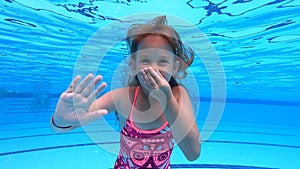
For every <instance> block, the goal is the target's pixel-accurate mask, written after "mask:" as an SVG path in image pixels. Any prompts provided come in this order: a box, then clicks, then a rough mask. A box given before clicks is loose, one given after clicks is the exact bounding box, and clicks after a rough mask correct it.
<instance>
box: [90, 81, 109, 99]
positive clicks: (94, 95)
mask: <svg viewBox="0 0 300 169" xmlns="http://www.w3.org/2000/svg"><path fill="white" fill-rule="evenodd" d="M106 86H107V84H106V83H105V82H103V83H101V84H100V85H99V86H98V87H97V89H96V90H94V92H93V93H91V94H90V95H89V96H88V99H89V101H91V102H92V101H93V100H95V98H97V97H99V96H100V94H101V93H102V91H103V90H104V89H105V88H106Z"/></svg>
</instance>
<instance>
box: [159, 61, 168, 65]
mask: <svg viewBox="0 0 300 169" xmlns="http://www.w3.org/2000/svg"><path fill="white" fill-rule="evenodd" d="M159 63H160V64H161V65H166V64H168V63H169V61H167V60H161V61H159Z"/></svg>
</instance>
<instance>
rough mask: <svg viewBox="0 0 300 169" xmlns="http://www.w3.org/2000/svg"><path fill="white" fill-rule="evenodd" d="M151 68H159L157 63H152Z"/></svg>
mask: <svg viewBox="0 0 300 169" xmlns="http://www.w3.org/2000/svg"><path fill="white" fill-rule="evenodd" d="M149 66H150V67H153V68H155V69H156V68H157V64H156V63H155V62H152V63H151V64H150V65H149Z"/></svg>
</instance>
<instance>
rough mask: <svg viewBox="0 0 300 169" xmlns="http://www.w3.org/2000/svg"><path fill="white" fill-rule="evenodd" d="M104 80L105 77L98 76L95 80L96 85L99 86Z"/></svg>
mask: <svg viewBox="0 0 300 169" xmlns="http://www.w3.org/2000/svg"><path fill="white" fill-rule="evenodd" d="M102 79H103V77H102V76H101V75H98V76H96V77H95V79H94V84H95V85H97V84H98V83H99V82H100V81H101V80H102Z"/></svg>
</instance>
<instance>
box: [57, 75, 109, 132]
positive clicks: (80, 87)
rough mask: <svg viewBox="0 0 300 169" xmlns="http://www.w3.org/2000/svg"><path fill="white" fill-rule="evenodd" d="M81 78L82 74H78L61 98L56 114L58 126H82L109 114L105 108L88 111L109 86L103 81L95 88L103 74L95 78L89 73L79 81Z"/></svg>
mask: <svg viewBox="0 0 300 169" xmlns="http://www.w3.org/2000/svg"><path fill="white" fill-rule="evenodd" d="M80 79H81V76H76V77H75V78H74V79H73V81H72V82H71V84H70V86H69V87H68V89H67V90H66V91H65V92H63V93H62V94H61V96H60V98H59V101H58V103H57V106H56V110H55V114H54V119H55V124H56V125H58V126H69V125H71V126H80V125H83V124H86V123H88V122H90V121H93V120H95V119H97V118H99V117H100V116H102V115H104V114H107V110H105V109H100V110H97V111H94V112H88V110H89V107H90V105H91V104H92V103H93V102H94V101H95V99H96V98H97V97H98V96H99V95H100V93H101V92H102V91H103V89H104V88H105V87H106V86H107V85H106V83H105V82H102V83H101V84H100V85H99V86H98V87H97V88H96V89H95V86H96V85H97V84H98V83H99V82H100V81H101V80H102V76H101V75H98V76H96V77H95V78H94V76H93V75H92V74H89V75H87V76H86V77H85V78H84V79H83V80H82V81H81V82H80V83H79V81H80Z"/></svg>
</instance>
